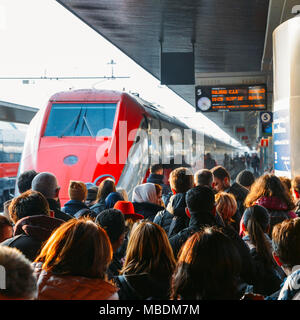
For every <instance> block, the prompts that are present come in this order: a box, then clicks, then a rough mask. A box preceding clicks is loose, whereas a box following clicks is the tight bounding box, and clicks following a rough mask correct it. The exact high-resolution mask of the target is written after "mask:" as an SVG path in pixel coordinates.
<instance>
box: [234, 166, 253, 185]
mask: <svg viewBox="0 0 300 320" xmlns="http://www.w3.org/2000/svg"><path fill="white" fill-rule="evenodd" d="M254 181H255V176H254V174H253V173H252V172H251V171H250V170H243V171H241V172H240V173H239V174H238V175H237V177H236V182H237V183H239V184H241V185H242V186H243V187H245V188H247V189H248V190H250V188H251V186H252V184H253V183H254Z"/></svg>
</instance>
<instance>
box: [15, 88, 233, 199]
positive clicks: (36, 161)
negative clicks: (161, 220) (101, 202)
mask: <svg viewBox="0 0 300 320" xmlns="http://www.w3.org/2000/svg"><path fill="white" fill-rule="evenodd" d="M162 129H163V130H162ZM174 129H176V130H175V131H174ZM172 130H173V132H172V135H171V136H170V139H165V136H167V135H168V132H171V131H172ZM184 130H186V131H187V132H189V133H190V132H192V136H189V135H187V137H184ZM157 132H160V133H161V132H164V135H161V136H159V137H157ZM183 140H185V141H187V140H188V142H189V143H187V144H184V143H183ZM180 145H182V147H181V148H180ZM197 151H198V153H197ZM235 151H236V149H235V148H233V147H232V146H230V145H227V144H225V143H223V142H221V141H219V140H216V139H214V138H212V137H211V136H208V135H205V134H204V135H203V134H202V139H198V142H197V143H196V131H194V130H191V129H189V128H188V127H187V125H186V124H184V123H182V122H181V121H179V120H178V119H176V118H174V117H170V116H168V115H166V114H164V113H163V112H162V111H161V110H160V109H159V108H158V107H155V106H153V105H151V104H150V103H148V102H146V101H144V100H143V99H141V98H139V97H137V96H135V95H133V94H130V93H125V92H117V91H110V90H94V89H82V90H74V91H66V92H59V93H57V94H54V95H53V96H52V97H51V98H50V99H49V102H48V104H47V106H46V107H45V108H43V109H40V110H39V112H38V113H37V114H36V115H35V117H34V118H33V120H32V121H31V123H30V125H29V128H28V131H27V136H26V139H25V144H24V149H23V154H22V158H21V163H20V170H19V172H20V173H21V172H23V171H25V170H30V169H35V170H36V171H37V172H43V171H48V172H52V173H54V174H55V175H56V177H57V179H58V182H59V185H60V187H61V191H60V201H61V203H62V204H64V203H65V202H66V201H67V200H69V197H68V185H69V181H70V180H80V181H83V182H92V183H95V184H99V183H100V181H102V179H104V178H105V177H112V178H113V179H115V181H116V183H117V187H121V188H124V189H125V190H126V191H127V192H128V194H129V197H130V196H131V193H132V190H133V188H134V187H135V186H136V185H138V184H139V183H141V182H143V181H144V180H145V177H146V175H147V172H148V169H149V165H150V163H154V162H155V163H157V162H158V161H160V162H161V163H163V164H164V167H165V168H166V169H168V170H169V171H170V170H171V169H172V168H173V167H174V166H177V167H178V166H181V165H185V166H186V165H188V166H190V167H191V168H192V169H198V168H200V167H201V166H202V167H203V154H204V152H210V153H211V154H212V155H213V157H214V158H215V159H216V160H217V162H219V163H220V162H221V161H222V160H223V157H224V153H227V154H229V155H230V154H232V153H233V152H235ZM199 155H200V156H199ZM180 157H181V158H182V159H181V160H182V161H181V160H180ZM187 160H188V161H187ZM168 170H165V171H166V175H167V174H168Z"/></svg>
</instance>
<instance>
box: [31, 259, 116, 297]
mask: <svg viewBox="0 0 300 320" xmlns="http://www.w3.org/2000/svg"><path fill="white" fill-rule="evenodd" d="M33 266H34V271H35V275H36V277H37V286H38V297H37V299H38V300H108V299H109V298H110V297H111V296H112V295H114V294H115V293H116V292H117V291H118V289H117V288H116V287H115V286H114V285H112V284H110V283H109V282H107V281H104V280H101V279H95V278H86V277H81V276H70V275H55V274H53V273H51V272H47V271H45V270H43V269H42V268H41V266H42V264H41V263H33Z"/></svg>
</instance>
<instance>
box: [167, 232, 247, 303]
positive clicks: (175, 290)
mask: <svg viewBox="0 0 300 320" xmlns="http://www.w3.org/2000/svg"><path fill="white" fill-rule="evenodd" d="M240 272H241V257H240V255H239V252H238V250H237V248H236V246H235V245H234V243H233V242H232V240H231V239H230V238H229V237H228V236H226V235H225V234H224V233H223V232H222V231H221V229H218V228H216V227H209V228H204V229H203V230H201V231H200V232H196V233H194V234H193V235H192V236H191V237H190V238H189V239H188V240H187V241H186V242H185V244H184V245H183V247H182V248H181V251H180V253H179V256H178V262H177V266H176V270H175V272H174V274H173V278H172V288H171V298H172V299H188V300H194V299H198V300H213V299H215V300H218V299H222V300H224V299H226V300H229V299H238V298H239V297H238V278H239V275H240Z"/></svg>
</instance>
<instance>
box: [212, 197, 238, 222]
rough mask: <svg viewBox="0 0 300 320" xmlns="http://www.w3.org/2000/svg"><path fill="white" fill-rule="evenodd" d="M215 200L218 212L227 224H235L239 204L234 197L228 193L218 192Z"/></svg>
mask: <svg viewBox="0 0 300 320" xmlns="http://www.w3.org/2000/svg"><path fill="white" fill-rule="evenodd" d="M215 200H216V209H217V212H218V213H219V215H220V216H221V217H222V219H223V221H224V222H225V224H230V223H232V222H234V220H233V219H232V217H233V216H234V214H235V213H236V210H237V202H236V200H235V197H234V195H233V194H231V193H227V192H218V193H217V194H216V195H215Z"/></svg>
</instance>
